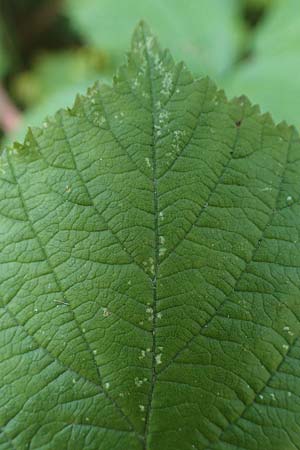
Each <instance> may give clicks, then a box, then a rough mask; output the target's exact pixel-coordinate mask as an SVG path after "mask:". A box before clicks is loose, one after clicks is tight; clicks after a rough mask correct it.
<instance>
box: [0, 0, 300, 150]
mask: <svg viewBox="0 0 300 450" xmlns="http://www.w3.org/2000/svg"><path fill="white" fill-rule="evenodd" d="M298 9H299V0H187V1H185V2H184V1H182V0H156V1H154V0H126V1H123V2H121V1H119V0H84V1H83V0H0V78H1V81H0V130H1V137H2V142H4V143H7V142H8V141H10V140H12V139H15V138H18V139H21V138H22V137H23V135H24V133H25V130H26V128H27V126H29V125H30V126H35V125H39V124H40V123H42V122H43V120H44V118H45V116H47V115H52V114H54V113H55V111H56V110H57V109H59V108H61V107H66V106H71V105H72V103H73V100H74V98H75V95H76V94H77V93H84V92H85V91H86V89H87V87H88V86H90V85H92V84H93V83H94V82H95V81H96V80H99V79H100V80H104V81H107V82H110V80H111V78H112V74H113V72H114V71H115V69H116V68H117V66H118V65H119V64H120V63H122V62H123V61H124V53H125V52H126V51H127V50H128V49H129V46H130V37H131V34H132V31H133V28H134V27H135V25H136V24H137V22H138V21H139V20H140V19H144V20H146V21H147V22H148V24H149V25H150V27H151V28H152V29H153V30H154V32H155V33H156V34H157V35H158V37H159V39H160V42H161V44H162V46H164V47H168V48H170V49H171V51H172V53H173V55H174V57H175V59H176V60H178V61H179V60H184V61H185V62H186V64H187V66H188V67H189V68H190V69H191V71H192V72H193V73H194V74H195V76H202V75H207V74H208V75H210V76H211V77H212V78H213V79H214V80H215V81H216V82H217V84H218V85H219V86H221V87H223V88H224V89H225V91H226V93H227V94H228V96H229V97H233V96H238V95H242V94H246V95H248V96H249V97H250V99H251V100H252V101H253V102H254V103H259V104H260V106H261V109H262V110H263V111H264V112H265V111H270V112H271V113H272V115H273V117H274V119H275V121H281V120H287V121H288V122H290V123H293V124H295V125H300V117H299V113H300V102H299V99H300V77H299V75H298V74H299V71H300V14H299V13H298Z"/></svg>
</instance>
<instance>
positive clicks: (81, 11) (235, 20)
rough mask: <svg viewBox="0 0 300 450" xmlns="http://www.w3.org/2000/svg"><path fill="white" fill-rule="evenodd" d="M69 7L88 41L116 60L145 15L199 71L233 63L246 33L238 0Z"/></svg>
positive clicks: (73, 1)
mask: <svg viewBox="0 0 300 450" xmlns="http://www.w3.org/2000/svg"><path fill="white" fill-rule="evenodd" d="M66 9H67V11H66V12H67V15H68V16H70V18H71V19H72V22H73V23H74V26H75V28H76V29H78V31H79V32H80V33H81V34H82V36H83V37H84V38H85V39H86V41H87V42H88V43H90V44H92V45H93V46H96V47H98V48H101V49H104V50H107V51H108V53H109V54H111V55H112V57H113V58H115V59H117V60H118V61H119V59H120V57H123V54H124V52H125V51H126V50H127V48H128V45H129V41H130V36H131V30H132V29H133V27H134V26H135V24H136V23H137V21H138V20H140V19H141V18H143V19H145V20H147V21H148V22H149V23H150V25H151V26H152V27H153V28H154V30H155V31H156V32H157V33H159V35H160V38H161V41H162V43H163V45H164V46H166V47H168V48H170V49H171V50H172V52H173V53H174V56H175V57H176V58H178V59H184V60H185V62H186V63H187V64H189V66H190V67H191V69H193V71H194V72H195V73H197V74H200V73H201V74H203V73H204V74H207V73H209V74H210V75H212V76H217V75H220V74H221V73H223V72H224V71H226V70H227V69H228V68H230V67H231V65H232V63H233V62H234V61H235V60H236V58H237V55H238V53H239V49H240V44H241V40H242V36H243V30H242V24H241V18H240V15H239V11H240V5H239V1H238V0H201V1H199V0H190V1H189V2H183V1H182V0H163V1H152V0H143V1H140V0H128V1H126V2H120V1H118V0H101V2H99V1H98V0H86V1H85V2H82V0H67V8H66ZM116 30H117V31H116Z"/></svg>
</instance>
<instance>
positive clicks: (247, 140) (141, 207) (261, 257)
mask: <svg viewBox="0 0 300 450" xmlns="http://www.w3.org/2000/svg"><path fill="white" fill-rule="evenodd" d="M44 125H45V126H44V128H43V129H41V130H34V131H31V132H29V133H28V135H27V138H26V141H25V144H24V145H16V146H15V147H14V148H13V149H12V150H6V151H5V152H4V153H3V155H2V160H1V186H0V211H1V215H0V249H1V253H0V258H1V260H0V262H1V266H0V299H1V309H0V312H1V322H0V323H1V325H0V343H1V345H0V355H1V358H0V373H1V378H0V386H1V395H0V420H1V422H0V427H1V429H0V448H1V450H9V449H27V448H30V449H31V450H32V449H39V450H53V449H62V450H63V449H72V450H82V449H88V450H112V449H114V450H162V449H163V450H191V449H198V450H237V449H239V450H242V449H243V450H244V449H248V450H257V449H265V450H283V449H284V450H296V449H299V448H300V443H299V435H300V426H299V423H300V384H299V377H300V364H299V360H300V340H299V333H300V322H299V319H300V300H299V298H300V296H299V289H300V277H299V268H300V253H299V247H300V243H299V233H300V205H299V203H300V202H299V192H300V177H299V173H300V142H299V137H298V135H297V133H296V131H295V130H294V129H293V128H289V127H287V126H286V125H280V126H277V127H275V126H274V124H273V123H272V121H271V119H270V118H269V116H268V115H264V116H261V115H260V114H259V112H258V110H257V108H255V107H252V106H251V105H250V104H249V102H248V101H246V100H243V99H241V100H239V101H235V102H230V103H229V102H228V101H227V100H226V98H225V97H224V95H223V94H222V92H219V91H217V90H216V88H215V86H214V85H213V84H212V83H211V82H210V81H209V80H208V79H203V80H197V81H194V80H193V78H192V76H191V75H190V73H189V72H188V71H187V69H186V68H185V67H184V65H182V64H180V65H176V66H175V65H174V63H173V60H172V59H171V57H170V55H169V53H168V52H161V51H160V50H159V48H158V47H157V44H156V41H155V40H154V39H153V37H152V35H151V34H149V32H148V31H147V29H146V28H145V26H143V25H141V26H140V27H139V28H138V29H137V31H136V33H135V37H134V40H133V47H132V52H131V54H130V57H129V63H128V66H126V67H123V68H121V70H120V72H119V74H118V76H117V77H116V79H115V83H114V86H113V87H109V86H105V85H101V86H100V87H95V88H93V89H92V90H90V92H89V95H88V96H87V97H86V98H84V97H80V98H78V99H77V102H76V104H75V107H74V108H73V109H72V110H68V111H64V112H60V113H58V114H57V115H56V117H55V119H53V120H51V121H48V122H47V123H45V124H44Z"/></svg>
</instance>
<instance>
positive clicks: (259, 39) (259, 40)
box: [223, 0, 300, 125]
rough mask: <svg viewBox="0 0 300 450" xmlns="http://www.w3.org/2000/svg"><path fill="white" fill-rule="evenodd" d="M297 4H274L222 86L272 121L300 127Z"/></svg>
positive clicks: (293, 1) (299, 12)
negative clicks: (243, 97)
mask: <svg viewBox="0 0 300 450" xmlns="http://www.w3.org/2000/svg"><path fill="white" fill-rule="evenodd" d="M299 7H300V4H299V1H298V0H284V1H278V3H277V4H275V5H274V7H273V8H270V14H269V15H268V16H267V17H266V19H265V20H264V22H263V23H262V24H261V26H259V27H258V28H257V32H256V35H255V37H254V43H253V52H252V55H251V57H250V58H249V60H248V61H245V62H244V63H242V64H241V65H240V66H239V67H237V68H236V70H234V71H233V72H232V74H231V76H230V77H229V78H228V79H227V81H226V82H225V83H223V86H224V87H225V89H226V91H227V93H228V94H229V95H241V94H246V95H248V96H249V97H250V99H251V100H252V101H254V102H257V103H259V105H260V106H261V108H262V109H263V111H271V112H272V113H273V115H274V118H275V119H276V120H283V119H286V120H288V121H289V122H292V123H295V124H296V125H300V101H299V98H300V77H299V73H300V9H299Z"/></svg>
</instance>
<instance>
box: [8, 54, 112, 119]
mask: <svg viewBox="0 0 300 450" xmlns="http://www.w3.org/2000/svg"><path fill="white" fill-rule="evenodd" d="M106 66H107V62H106V58H105V55H104V54H103V53H101V52H99V50H95V49H92V48H80V49H77V50H72V51H71V50H70V51H64V52H58V53H52V54H44V55H42V56H40V57H39V58H38V59H37V61H36V63H35V65H34V67H33V69H32V70H31V71H28V72H25V73H21V74H20V75H18V76H17V77H16V79H15V80H14V82H13V91H14V93H15V95H16V97H17V98H18V99H19V101H21V102H22V103H24V104H25V105H27V106H32V105H36V104H39V103H41V102H44V101H45V100H47V98H48V97H49V96H53V95H54V96H55V94H56V93H57V91H62V90H66V92H67V91H68V88H69V87H70V86H71V89H70V92H74V89H72V86H75V88H76V86H77V84H78V85H79V87H80V85H81V84H82V85H83V86H87V85H88V84H87V82H88V83H90V82H91V80H95V79H97V78H99V74H101V72H102V71H103V70H104V69H105V68H106ZM61 106H63V103H62V105H61ZM56 109H57V108H56ZM54 112H55V110H54Z"/></svg>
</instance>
